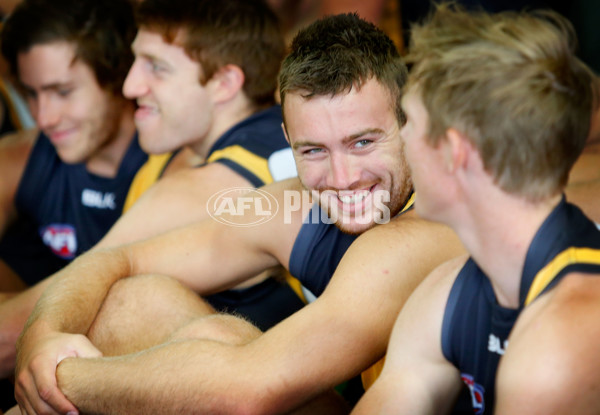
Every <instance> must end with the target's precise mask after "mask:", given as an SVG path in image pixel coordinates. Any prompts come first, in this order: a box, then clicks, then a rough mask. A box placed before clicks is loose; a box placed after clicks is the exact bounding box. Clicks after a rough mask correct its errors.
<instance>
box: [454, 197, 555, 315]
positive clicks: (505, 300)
mask: <svg viewBox="0 0 600 415" xmlns="http://www.w3.org/2000/svg"><path fill="white" fill-rule="evenodd" d="M560 197H561V196H560V195H558V196H554V197H550V198H548V199H545V200H543V201H540V202H535V203H534V202H529V201H527V200H524V199H523V198H521V197H517V196H513V195H510V194H507V193H505V192H504V191H502V190H500V189H498V188H497V187H495V186H494V187H493V188H492V189H491V191H490V192H488V194H479V195H473V198H472V200H471V201H470V203H466V204H465V205H466V206H469V207H470V208H469V209H468V210H465V211H464V216H463V220H462V222H461V225H460V226H453V227H454V229H455V231H456V232H457V233H458V235H459V236H460V238H461V240H462V241H463V243H464V245H465V247H466V248H467V250H468V251H469V252H470V253H471V257H472V258H473V260H474V261H475V262H476V263H477V265H479V267H480V268H481V269H482V270H483V272H484V273H485V274H486V275H487V276H488V278H489V279H490V281H491V283H492V286H493V288H494V292H495V294H496V298H497V300H498V302H499V304H500V305H502V306H504V307H509V308H517V307H518V305H519V289H520V283H521V275H522V272H523V266H524V264H525V258H526V256H527V252H528V250H529V246H530V245H531V242H532V240H533V238H534V236H535V234H536V233H537V231H538V229H539V228H540V226H541V225H542V223H543V222H544V220H545V219H546V218H547V217H548V215H549V214H550V212H551V211H552V210H553V209H554V207H555V206H556V205H557V204H558V203H559V201H560ZM465 225H466V226H465Z"/></svg>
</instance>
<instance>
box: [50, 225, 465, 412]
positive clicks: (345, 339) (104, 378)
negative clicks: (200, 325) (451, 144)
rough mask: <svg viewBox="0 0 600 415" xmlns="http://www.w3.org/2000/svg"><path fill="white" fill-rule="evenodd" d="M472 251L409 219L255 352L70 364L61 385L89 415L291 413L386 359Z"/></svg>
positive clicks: (148, 354) (62, 370)
mask: <svg viewBox="0 0 600 415" xmlns="http://www.w3.org/2000/svg"><path fill="white" fill-rule="evenodd" d="M463 252H464V251H463V250H462V248H461V245H460V243H459V242H458V239H457V238H456V236H455V235H454V234H453V233H452V232H451V231H450V230H449V229H447V228H445V227H443V226H441V225H435V224H431V223H429V222H425V221H422V220H419V219H415V218H411V217H409V216H406V217H402V218H399V219H397V220H396V221H394V222H393V223H391V224H389V225H385V226H381V227H378V228H375V229H373V230H372V231H369V232H368V233H366V234H364V235H362V236H361V237H360V238H359V239H358V240H357V241H356V242H355V243H354V244H353V245H352V247H351V248H350V249H349V250H348V252H347V254H346V255H345V257H344V259H343V260H342V262H341V263H340V265H339V267H338V270H337V271H336V274H335V276H334V277H333V279H332V281H331V283H330V285H329V286H328V288H327V289H326V290H325V292H324V293H323V295H322V296H321V297H320V298H319V299H318V300H317V301H315V302H314V303H311V304H310V305H309V306H307V307H305V308H304V309H302V310H301V311H299V312H297V313H296V314H294V315H292V316H290V317H289V318H288V319H286V320H285V321H283V322H282V323H280V324H279V325H277V326H275V327H274V328H272V329H271V330H269V331H267V332H266V333H265V334H264V335H262V336H260V337H259V338H257V339H256V340H254V341H252V342H251V343H248V344H246V345H242V346H230V345H224V344H221V343H216V342H209V341H182V342H175V343H168V344H165V345H163V346H161V347H156V348H153V349H150V350H147V351H145V352H143V353H140V354H135V355H129V356H124V357H120V358H116V359H67V360H64V361H63V362H62V363H61V364H60V366H59V368H58V371H57V376H58V379H59V384H60V386H61V388H62V390H63V391H64V393H65V394H66V396H67V397H68V398H69V399H70V400H72V401H73V402H74V403H75V404H76V405H77V406H78V407H79V408H81V410H82V411H84V412H85V411H89V412H98V413H132V414H134V413H151V412H160V413H178V412H179V413H181V412H186V413H187V412H190V411H192V408H193V410H194V411H197V412H199V413H222V412H223V413H237V412H243V413H275V412H278V413H279V412H284V411H286V410H289V409H291V408H293V407H296V406H298V405H300V404H301V403H303V402H305V401H306V400H308V399H310V398H312V397H314V396H316V395H318V394H319V393H322V392H323V391H325V390H327V389H328V388H330V387H332V386H334V385H336V384H338V383H340V382H341V381H343V380H346V379H348V378H350V377H352V376H354V375H356V374H358V373H359V372H360V371H361V370H363V369H365V368H366V367H368V366H369V365H370V364H372V363H373V362H374V361H376V360H377V359H379V358H380V357H381V356H382V355H383V353H384V352H385V348H386V345H387V342H388V339H389V335H390V331H391V327H392V325H393V322H394V320H395V316H396V315H397V313H398V311H399V310H400V308H401V307H402V305H403V304H404V301H405V300H406V299H407V298H408V296H409V295H410V293H411V292H412V290H413V289H414V288H415V286H416V285H417V284H418V283H420V282H421V280H422V279H423V278H424V277H425V275H427V274H428V273H429V272H430V271H431V270H432V269H433V268H434V267H435V266H437V265H438V264H439V263H440V262H443V261H445V260H447V259H449V258H451V257H454V256H455V255H458V254H461V253H463ZM158 365H160V368H161V373H164V375H161V376H160V377H159V376H154V375H153V373H156V372H155V368H157V367H158ZM100 379H101V381H99V380H100ZM182 379H185V380H184V381H183V382H184V383H185V384H186V385H187V387H186V388H181V384H182ZM99 385H102V386H99ZM232 390H234V391H235V393H232V392H231V391H232Z"/></svg>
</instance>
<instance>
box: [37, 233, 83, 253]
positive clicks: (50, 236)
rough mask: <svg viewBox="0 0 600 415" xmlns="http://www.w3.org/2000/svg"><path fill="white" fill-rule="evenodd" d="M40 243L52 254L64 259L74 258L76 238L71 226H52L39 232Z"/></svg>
mask: <svg viewBox="0 0 600 415" xmlns="http://www.w3.org/2000/svg"><path fill="white" fill-rule="evenodd" d="M40 235H41V237H42V241H43V242H44V244H45V245H46V246H48V247H49V248H50V249H51V250H52V252H54V253H55V254H56V255H58V256H59V257H61V258H64V259H73V258H75V252H76V251H77V238H76V237H75V228H74V227H73V226H71V225H61V224H52V225H48V226H46V227H45V228H42V230H41V231H40Z"/></svg>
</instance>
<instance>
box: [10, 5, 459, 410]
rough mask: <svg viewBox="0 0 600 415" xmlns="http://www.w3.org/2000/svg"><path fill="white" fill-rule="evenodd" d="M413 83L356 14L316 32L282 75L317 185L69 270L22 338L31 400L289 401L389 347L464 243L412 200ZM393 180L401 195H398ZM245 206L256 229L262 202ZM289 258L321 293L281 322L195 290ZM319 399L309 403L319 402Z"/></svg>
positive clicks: (23, 391)
mask: <svg viewBox="0 0 600 415" xmlns="http://www.w3.org/2000/svg"><path fill="white" fill-rule="evenodd" d="M405 78H406V68H405V66H404V64H403V62H402V59H401V57H400V55H399V53H398V51H397V50H396V48H395V46H394V44H393V42H392V41H391V40H390V39H389V38H388V37H387V36H385V35H384V34H383V32H381V31H380V30H379V29H377V28H376V27H375V26H374V25H372V24H370V23H367V22H366V21H364V20H361V19H359V18H358V17H357V16H356V15H352V14H348V15H339V16H333V17H329V18H325V19H323V20H320V21H317V22H315V23H314V24H312V25H310V26H308V27H307V28H306V29H305V30H303V31H301V32H300V33H299V34H298V36H297V37H296V38H295V40H294V42H293V43H292V46H291V52H290V54H289V55H288V56H287V58H286V59H285V60H284V62H283V64H282V68H281V71H280V77H279V83H280V94H281V102H282V108H283V114H284V128H285V131H286V134H287V137H288V139H289V142H290V144H291V147H292V149H293V152H294V157H295V159H296V164H297V167H298V174H299V178H300V180H298V179H290V180H287V181H283V182H279V183H275V184H272V185H269V186H265V187H263V188H261V189H260V192H255V193H250V194H249V195H248V196H252V195H255V196H256V197H260V195H261V194H262V192H268V193H269V194H271V195H272V196H273V198H274V199H275V200H276V201H277V202H278V204H279V206H280V209H279V210H277V212H276V213H275V214H274V217H272V218H271V220H269V221H266V222H264V223H262V224H260V225H257V226H236V227H232V226H227V225H226V224H224V223H223V222H226V221H225V220H223V221H216V220H212V219H208V220H204V221H201V222H198V223H196V224H193V225H191V226H188V227H184V228H181V229H177V230H175V231H172V232H169V233H166V234H164V235H161V236H159V237H156V238H151V239H148V240H145V241H143V242H139V243H133V244H130V245H127V246H122V247H119V248H114V249H107V250H97V251H95V252H92V253H90V254H88V255H86V256H85V257H82V258H81V259H80V260H78V261H77V262H76V263H75V264H73V265H72V266H70V267H69V268H68V269H65V270H64V271H63V272H61V273H59V274H57V275H56V278H55V283H54V284H53V285H52V287H50V288H49V290H48V291H47V292H46V293H45V294H44V296H43V297H42V299H41V300H40V302H39V303H38V305H37V307H36V310H35V311H34V313H33V314H32V318H31V320H30V321H29V324H28V327H27V329H26V330H25V332H24V335H23V336H22V338H21V341H20V343H19V361H18V370H17V384H18V388H17V397H18V400H19V404H20V406H21V408H22V409H23V410H25V411H26V412H28V413H33V412H40V411H50V412H51V411H57V412H59V413H66V412H69V411H77V410H80V411H82V412H93V413H131V414H133V413H140V414H142V413H185V412H192V411H197V412H202V413H284V412H288V411H290V410H292V409H294V408H298V407H301V406H302V405H304V404H307V403H308V402H310V401H311V399H313V398H315V397H317V396H319V395H320V394H322V393H323V392H324V391H327V390H328V389H330V388H332V387H333V386H335V385H337V384H339V383H341V382H343V381H345V380H347V379H350V378H352V377H354V376H356V375H357V374H358V373H360V372H361V371H362V370H364V369H366V368H368V367H369V366H370V365H371V364H373V363H374V362H375V361H377V360H378V359H380V358H381V357H382V356H383V354H384V352H385V345H386V343H387V339H388V337H389V333H390V330H391V327H392V325H393V321H394V319H395V316H396V314H397V313H398V311H399V310H400V308H401V307H402V305H403V303H404V300H405V299H406V298H407V297H408V295H409V294H410V293H411V291H412V289H413V288H414V287H415V286H416V285H417V284H418V283H419V282H420V281H421V280H422V278H423V277H424V276H425V275H426V274H427V273H428V272H429V271H430V270H432V269H433V268H434V267H435V266H437V265H438V264H439V263H440V262H442V261H445V260H447V259H449V258H452V257H454V256H455V255H457V254H460V253H462V252H463V250H462V248H461V245H460V243H458V240H457V238H456V236H455V235H454V234H453V233H452V232H451V231H450V230H449V229H448V228H446V227H444V226H441V225H436V224H432V223H430V222H427V221H424V220H422V219H419V218H418V217H416V215H415V213H414V211H413V210H410V206H411V204H412V182H411V179H410V176H409V175H408V171H407V166H406V163H405V161H404V157H403V145H402V141H401V139H400V135H399V131H400V127H401V125H402V123H403V121H404V118H403V113H402V111H401V110H400V91H401V88H402V87H403V84H404V81H405ZM309 193H310V196H313V198H312V200H311V198H310V197H308V196H309ZM378 193H382V194H387V196H386V197H385V198H382V200H383V202H381V203H375V201H376V196H375V195H376V194H378ZM303 195H307V197H303ZM298 201H300V202H299V203H296V202H298ZM292 202H293V203H292ZM313 202H314V203H313ZM321 205H323V207H322V206H321ZM371 205H372V206H373V207H374V208H372V207H371ZM403 210H404V213H401V212H402V211H403ZM326 211H329V212H330V215H329V216H330V217H328V215H327V214H326ZM385 212H388V217H385V215H386V213H385ZM382 213H383V217H382ZM241 216H242V217H241V220H242V222H241V223H243V224H252V223H255V222H256V221H257V218H258V216H260V212H257V211H254V210H252V209H249V210H245V213H244V214H243V215H241ZM224 219H231V218H228V217H226V216H225V218H224ZM237 220H240V218H237ZM377 223H384V224H383V225H380V226H375V225H377ZM350 232H351V233H350ZM359 233H360V234H361V235H360V236H359V237H358V236H357V234H359ZM357 237H358V239H357ZM353 242H354V243H353ZM352 243H353V244H352ZM350 244H352V246H351V247H350V248H348V247H349V246H350ZM346 251H347V254H346V256H345V257H344V259H343V260H342V261H341V262H340V259H341V258H342V256H343V255H344V253H345V252H346ZM278 264H282V265H283V266H286V267H287V268H288V269H289V270H290V272H291V273H292V274H293V275H294V276H295V277H296V278H298V279H299V280H300V281H301V282H302V283H303V285H304V286H305V287H307V288H308V289H310V290H311V291H312V293H313V294H315V295H316V296H318V298H317V299H316V300H315V301H314V302H312V303H310V304H309V305H307V306H305V307H304V308H303V309H302V310H300V311H298V312H296V313H295V314H293V315H292V316H290V317H288V318H287V319H285V320H284V321H283V322H281V323H279V324H278V325H276V326H274V327H273V328H271V329H269V330H268V331H266V332H265V333H264V334H261V333H259V332H258V331H257V330H256V329H255V328H254V327H253V326H252V325H251V324H249V323H248V322H246V321H244V320H241V319H238V318H235V317H233V316H228V315H218V314H213V313H207V308H206V306H205V305H204V303H203V302H201V301H200V300H199V299H198V297H197V296H195V294H192V293H191V291H190V290H189V289H188V288H191V289H192V290H194V291H196V292H198V293H200V294H206V293H211V292H214V291H218V290H220V289H223V288H226V287H229V286H231V285H234V284H238V283H240V282H242V281H245V280H247V279H248V278H250V277H252V276H253V275H256V273H258V272H260V271H262V270H264V269H266V268H268V267H272V266H274V265H278ZM338 264H339V266H338ZM336 268H337V269H336ZM86 269H94V270H95V272H94V275H93V276H92V275H90V273H87V272H85V271H84V270H86ZM334 272H335V275H334ZM138 274H165V275H170V276H172V277H175V278H176V279H177V280H179V281H180V282H181V283H183V285H184V286H186V287H187V288H184V287H182V286H181V285H180V284H179V283H178V282H176V281H174V280H173V279H169V278H165V277H160V276H157V275H150V276H148V275H145V276H135V275H138ZM129 277H130V278H129ZM82 300H83V301H82ZM142 307H145V308H144V309H146V310H149V311H154V312H148V313H142V314H140V313H139V312H137V310H139V309H140V308H142ZM159 310H168V311H169V313H162V312H160V311H159ZM149 327H151V329H149ZM68 333H81V334H84V335H85V336H81V334H80V335H74V334H68ZM152 346H155V347H152ZM133 352H138V353H134V354H130V355H129V354H127V353H133ZM101 354H103V355H104V356H109V355H119V356H120V357H119V358H118V359H111V358H106V357H100V355H101ZM65 356H78V358H67V359H64V360H61V359H62V358H63V357H65ZM85 357H89V358H85ZM59 362H60V364H58V363H59ZM183 384H185V385H186V387H181V385H183ZM39 391H44V394H43V398H42V397H41V396H40V393H39ZM319 402H321V401H319ZM310 405H311V404H310V403H309V407H308V409H307V408H306V407H304V408H303V409H305V410H306V413H312V414H314V413H319V412H317V411H318V410H317V409H315V408H311V407H310ZM51 408H52V409H51ZM319 409H320V410H321V411H322V413H329V414H332V413H338V412H334V409H332V408H331V407H328V408H326V409H323V407H320V408H319ZM344 410H347V408H343V409H342V411H344Z"/></svg>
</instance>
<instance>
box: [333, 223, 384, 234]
mask: <svg viewBox="0 0 600 415" xmlns="http://www.w3.org/2000/svg"><path fill="white" fill-rule="evenodd" d="M375 225H377V224H376V223H375V222H374V221H370V222H368V223H363V222H361V223H358V222H356V221H350V223H348V221H345V222H339V221H338V222H336V223H335V226H336V227H337V228H338V229H339V230H341V231H342V232H344V233H347V234H350V235H360V234H361V233H364V232H366V231H368V230H369V229H371V228H373V227H375Z"/></svg>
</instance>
